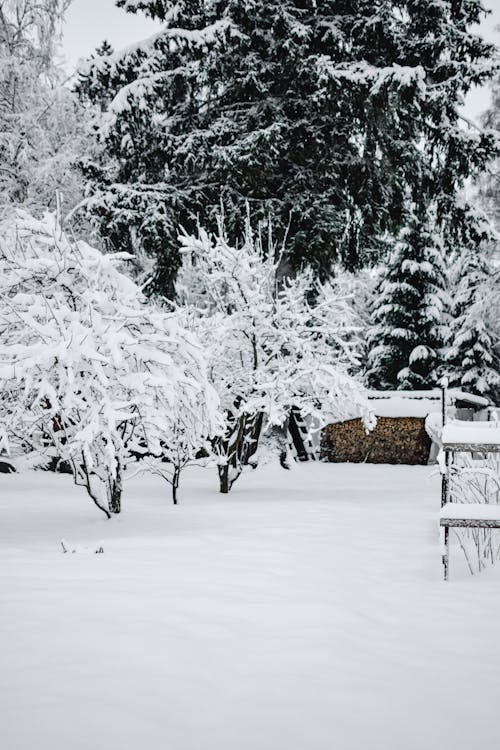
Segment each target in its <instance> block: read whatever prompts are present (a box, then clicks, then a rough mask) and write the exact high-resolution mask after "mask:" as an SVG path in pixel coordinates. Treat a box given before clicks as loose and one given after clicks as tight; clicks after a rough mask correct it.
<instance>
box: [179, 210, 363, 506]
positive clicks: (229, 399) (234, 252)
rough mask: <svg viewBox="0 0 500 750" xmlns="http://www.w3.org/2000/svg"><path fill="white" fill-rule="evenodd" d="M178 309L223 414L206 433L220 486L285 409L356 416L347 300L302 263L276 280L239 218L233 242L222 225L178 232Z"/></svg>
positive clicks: (316, 416) (359, 406)
mask: <svg viewBox="0 0 500 750" xmlns="http://www.w3.org/2000/svg"><path fill="white" fill-rule="evenodd" d="M180 241H181V246H182V258H183V264H182V267H181V270H180V273H179V277H178V280H177V298H178V305H179V308H178V309H179V312H181V313H183V315H184V320H185V322H186V325H189V326H190V327H191V328H192V329H193V330H194V331H195V332H196V334H197V335H198V337H199V338H200V339H201V340H203V341H204V342H205V343H206V344H207V346H208V349H209V352H210V359H209V377H210V378H211V382H212V383H213V384H214V386H215V389H216V390H217V392H218V395H219V397H220V400H221V406H222V408H223V410H224V413H225V417H226V426H225V435H224V436H223V437H222V438H220V439H219V440H218V441H216V447H217V450H218V452H219V455H220V457H221V459H222V462H221V465H220V467H219V474H220V488H221V491H222V492H228V491H229V490H230V488H231V485H232V484H233V482H234V481H235V479H237V477H238V476H239V474H240V473H241V471H242V468H243V466H244V465H245V464H247V463H248V462H249V460H250V459H251V457H252V456H253V455H254V454H255V452H256V450H257V448H258V444H259V440H260V438H261V436H262V435H268V434H269V433H270V432H271V431H272V428H273V427H279V428H282V429H285V428H286V425H287V420H288V418H289V415H290V413H291V412H292V410H295V411H297V412H300V413H301V414H302V416H303V417H310V418H312V419H313V420H314V421H315V422H316V423H317V424H318V425H324V424H325V423H327V422H328V421H330V420H332V419H338V418H342V417H350V416H357V415H360V414H361V415H362V416H363V418H364V419H365V420H366V421H367V423H368V422H369V421H370V417H369V412H368V407H367V403H366V401H365V399H364V395H363V393H362V388H361V387H360V385H359V384H358V383H357V382H356V381H355V380H353V378H352V377H350V376H349V374H348V370H349V368H350V367H351V366H353V365H354V364H355V363H356V356H355V345H354V340H353V336H352V326H351V322H350V314H349V308H348V305H347V304H346V300H345V299H342V297H341V296H339V293H338V290H337V289H336V287H335V286H334V285H333V284H332V283H327V284H318V283H316V282H315V281H314V278H313V275H312V273H311V271H309V270H303V271H301V272H300V273H298V274H297V275H296V276H295V277H293V278H285V279H283V280H282V281H281V282H277V270H278V267H279V263H280V258H279V257H278V258H276V257H275V253H274V251H273V247H272V242H271V240H269V246H268V247H266V248H265V250H266V252H264V248H263V246H262V242H261V238H259V237H254V236H253V235H252V232H251V230H250V227H249V224H247V230H246V234H245V237H244V241H243V243H242V245H241V247H233V246H232V245H230V244H229V243H228V241H227V240H226V238H225V236H224V231H223V228H222V227H220V229H219V233H218V235H217V236H215V237H213V238H212V237H210V236H209V235H208V234H207V233H206V232H205V231H203V230H200V231H199V234H198V236H197V237H195V236H188V235H182V236H181V238H180Z"/></svg>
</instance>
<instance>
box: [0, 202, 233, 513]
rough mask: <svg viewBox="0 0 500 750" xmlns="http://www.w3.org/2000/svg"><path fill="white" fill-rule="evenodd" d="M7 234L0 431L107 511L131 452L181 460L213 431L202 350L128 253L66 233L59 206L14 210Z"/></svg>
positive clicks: (1, 249)
mask: <svg viewBox="0 0 500 750" xmlns="http://www.w3.org/2000/svg"><path fill="white" fill-rule="evenodd" d="M0 238H1V239H0V426H1V430H3V431H4V433H5V434H6V436H7V439H8V441H9V443H10V444H11V446H12V448H13V449H14V450H15V449H16V448H17V449H26V448H27V447H28V448H29V449H31V450H33V451H35V452H39V453H40V452H41V453H43V454H44V455H46V456H47V457H50V456H54V455H55V456H57V457H59V458H60V459H62V460H63V461H66V462H68V463H69V464H70V465H71V468H72V471H73V476H74V479H75V482H76V483H77V484H80V485H83V486H84V487H85V488H86V490H87V492H88V493H89V495H90V496H91V497H92V499H93V500H94V502H95V503H96V505H98V507H99V508H100V509H101V510H103V511H104V513H106V515H108V517H109V516H110V514H111V513H116V512H119V511H120V507H121V489H122V476H123V469H124V467H125V464H126V462H127V460H128V459H129V457H130V456H131V454H133V455H134V456H135V457H141V456H144V455H154V456H158V457H159V456H163V458H164V459H166V460H171V459H172V457H173V456H175V457H176V460H177V462H178V463H179V461H180V460H181V459H180V458H179V457H184V458H185V457H186V456H187V457H189V458H190V457H192V456H193V455H194V454H195V452H196V451H199V450H200V448H202V447H203V443H204V441H205V440H206V437H207V435H208V434H210V435H212V434H214V432H216V431H217V420H218V412H217V396H216V394H215V392H214V391H213V389H212V388H211V386H210V385H209V383H208V380H207V377H206V368H205V357H204V351H203V348H202V347H201V345H200V344H199V343H198V342H197V340H196V339H195V337H194V336H193V334H192V333H190V332H188V331H186V330H185V329H183V328H182V327H181V326H180V325H179V324H178V322H177V320H176V319H175V315H174V314H167V313H165V312H164V311H163V310H160V309H157V308H155V307H153V306H152V305H147V304H146V302H145V300H144V298H143V296H142V294H141V291H140V289H139V287H137V285H136V284H135V283H134V282H132V281H131V280H130V279H129V278H127V277H126V276H125V275H124V274H123V273H121V272H120V271H119V268H118V266H119V264H120V263H121V262H122V261H124V260H125V256H124V255H123V254H116V255H102V254H101V253H100V252H99V251H98V250H95V249H93V248H91V247H90V246H89V245H87V244H85V243H83V242H78V243H72V242H70V241H69V240H68V238H67V237H66V236H65V235H64V234H63V233H62V232H61V229H60V227H59V226H58V225H57V223H56V221H55V219H54V217H53V216H51V215H49V214H47V215H46V216H45V217H44V219H43V220H41V221H38V220H35V219H33V218H31V217H30V216H28V215H27V214H25V213H21V212H19V213H17V214H16V216H15V217H13V218H11V219H10V220H5V221H3V222H2V223H1V224H0ZM180 425H182V428H181V429H179V426H180ZM1 430H0V431H1Z"/></svg>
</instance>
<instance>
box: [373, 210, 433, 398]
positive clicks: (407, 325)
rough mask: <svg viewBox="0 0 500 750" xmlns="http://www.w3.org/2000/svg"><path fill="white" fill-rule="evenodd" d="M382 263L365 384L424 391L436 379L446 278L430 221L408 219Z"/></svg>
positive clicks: (421, 217)
mask: <svg viewBox="0 0 500 750" xmlns="http://www.w3.org/2000/svg"><path fill="white" fill-rule="evenodd" d="M408 223H409V226H408V228H407V229H405V230H403V231H402V233H401V238H400V240H399V242H398V243H397V244H396V247H395V249H394V251H393V252H392V253H391V254H390V255H389V258H388V259H387V265H386V266H385V268H384V271H383V275H382V278H381V281H380V284H379V288H378V290H377V293H376V296H375V302H374V309H373V316H372V326H371V327H370V329H369V334H368V346H369V349H370V355H369V360H368V361H369V369H368V373H367V380H368V383H369V385H371V386H372V387H374V388H388V389H400V388H401V389H409V390H413V389H416V390H418V389H423V388H424V389H425V388H432V387H433V386H435V385H436V383H437V381H438V379H439V376H440V374H441V367H442V348H443V346H444V344H445V340H446V328H445V326H444V320H445V316H446V312H447V296H446V293H445V288H446V273H445V266H444V262H443V245H442V241H441V238H440V237H439V235H438V234H437V233H436V231H435V217H434V216H433V214H432V212H428V215H427V216H426V217H424V216H422V215H413V216H412V217H411V218H410V219H409V222H408Z"/></svg>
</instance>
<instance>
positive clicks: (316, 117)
mask: <svg viewBox="0 0 500 750" xmlns="http://www.w3.org/2000/svg"><path fill="white" fill-rule="evenodd" d="M117 5H118V6H120V7H122V8H123V9H124V10H125V11H127V12H130V13H139V12H142V13H145V14H146V15H147V16H149V17H150V18H152V19H156V20H157V21H158V33H156V34H154V35H153V36H151V37H150V38H149V39H146V40H143V41H141V42H138V43H137V44H135V45H132V46H129V47H127V49H126V50H124V51H123V52H118V53H114V54H109V55H106V56H102V55H99V56H97V57H95V58H94V59H93V60H91V61H90V62H89V64H88V65H87V66H86V67H85V68H84V69H83V70H82V73H81V82H80V86H79V88H80V91H81V92H82V97H83V99H84V100H85V101H87V102H88V101H90V102H92V103H94V104H98V105H99V106H100V107H103V106H104V108H105V110H106V111H105V112H103V113H102V114H101V115H100V117H99V118H98V121H97V129H98V138H99V142H100V146H101V149H102V151H101V158H100V159H97V160H93V161H89V162H88V163H87V165H86V170H85V175H86V184H87V192H88V195H89V202H88V209H89V211H90V212H91V213H92V215H93V216H94V218H95V219H96V221H97V222H98V223H99V226H100V230H101V233H102V235H103V237H104V239H105V241H106V243H107V245H108V247H109V248H111V249H115V250H116V249H118V248H121V249H129V250H130V249H133V250H134V251H135V248H136V247H137V246H141V247H143V248H144V249H145V250H146V251H147V252H149V253H151V254H152V255H153V256H155V257H156V258H157V261H158V263H157V273H156V288H157V289H159V290H160V291H162V292H164V293H165V292H169V290H170V289H171V282H172V279H173V278H174V277H175V272H176V270H177V266H178V263H179V260H178V248H177V245H176V236H177V227H178V223H179V222H180V223H181V224H182V225H183V226H185V227H186V229H187V230H188V231H195V227H196V222H197V220H198V218H199V217H202V220H203V222H204V223H205V225H206V226H207V227H210V228H212V229H214V228H215V223H216V214H217V212H218V209H219V205H220V197H221V193H222V195H223V200H224V204H225V213H226V226H227V227H228V231H229V232H231V235H234V236H237V235H238V234H240V233H241V231H242V229H243V227H242V224H243V222H242V219H241V217H242V216H244V213H245V211H244V206H245V202H246V201H249V202H250V203H251V206H252V216H253V218H254V219H255V221H256V222H258V221H262V220H267V218H268V217H269V216H270V217H271V219H272V223H273V227H274V233H275V236H276V237H277V239H278V240H281V239H282V237H283V236H284V235H285V233H287V255H288V259H289V260H290V261H291V262H292V265H295V267H296V268H297V267H299V266H300V265H301V264H302V263H303V262H304V261H305V262H307V263H310V264H312V265H313V267H314V268H315V270H316V272H317V273H319V274H322V275H323V277H326V276H328V274H329V272H330V266H331V263H332V261H334V260H336V259H341V260H342V261H343V262H345V263H346V264H347V265H348V266H350V267H354V266H356V265H359V264H362V263H366V262H372V261H376V260H377V257H378V256H380V254H381V252H382V250H381V243H380V237H381V235H382V234H383V233H384V232H387V231H388V232H391V233H393V234H394V233H395V232H396V231H397V229H398V228H399V227H400V226H401V223H402V220H403V218H404V208H405V205H406V203H407V200H408V194H409V195H410V200H412V201H417V200H418V201H420V202H421V203H422V204H423V205H424V206H425V205H426V204H427V203H428V202H429V201H430V200H431V199H432V200H434V201H435V202H436V203H437V205H438V208H439V212H440V218H441V220H442V221H446V219H447V217H448V215H449V211H450V209H451V207H452V206H453V201H454V197H455V193H456V191H457V189H458V188H459V187H460V186H461V184H462V183H463V181H464V180H465V179H466V178H467V177H469V176H471V175H472V174H474V173H476V172H477V171H479V170H481V168H482V167H483V165H484V163H485V162H486V161H487V159H488V157H489V155H490V153H491V152H492V149H493V136H492V134H491V133H488V132H484V133H481V132H479V131H476V130H475V129H474V128H472V127H471V128H470V129H468V130H467V128H465V127H464V128H462V127H460V122H461V121H460V115H459V105H460V104H461V102H462V97H463V95H464V94H465V93H466V92H467V91H468V90H469V88H470V87H471V86H473V85H477V84H481V83H482V82H484V81H485V80H487V79H488V77H490V76H491V74H492V68H493V66H492V65H491V63H490V59H491V57H492V55H493V46H492V45H488V44H486V43H485V42H484V41H483V40H481V39H480V38H479V37H478V36H477V35H474V34H472V33H471V32H470V28H471V27H472V26H473V25H474V24H476V23H477V22H478V21H480V20H481V18H482V16H483V13H484V11H483V8H482V5H481V2H480V0H407V1H406V2H400V1H399V0H398V2H395V1H394V0H377V1H376V2H372V1H370V2H368V1H367V0H353V1H352V2H349V3H343V2H339V1H338V0H322V2H320V3H319V2H317V1H316V0H303V1H302V2H297V1H296V0H252V1H251V2H249V1H247V0H245V1H244V2H242V1H241V0H215V1H214V0H140V1H139V0H117ZM105 92H107V94H106V93H105ZM453 226H454V227H455V224H454V223H453Z"/></svg>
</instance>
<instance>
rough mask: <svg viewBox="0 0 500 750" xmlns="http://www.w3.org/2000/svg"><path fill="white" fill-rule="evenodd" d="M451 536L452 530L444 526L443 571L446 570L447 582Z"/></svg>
mask: <svg viewBox="0 0 500 750" xmlns="http://www.w3.org/2000/svg"><path fill="white" fill-rule="evenodd" d="M449 534H450V530H449V528H448V526H444V538H443V543H444V550H443V569H444V571H443V572H444V580H445V581H447V580H448V577H449V568H450V540H449Z"/></svg>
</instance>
